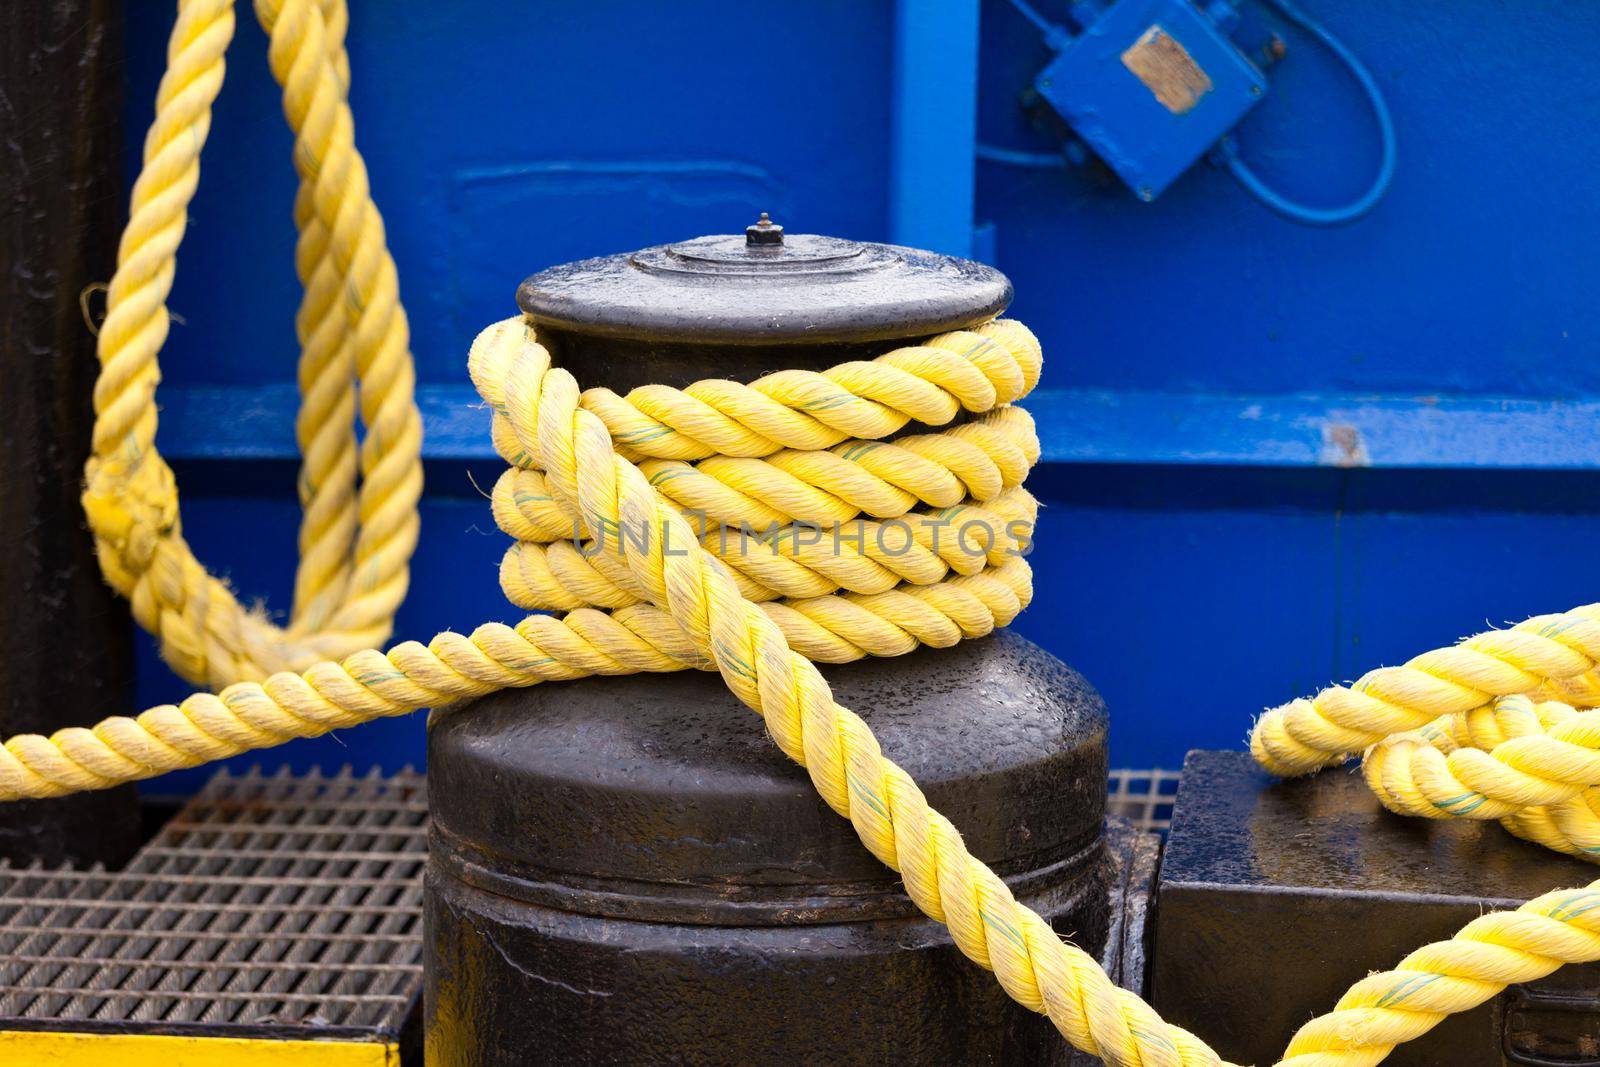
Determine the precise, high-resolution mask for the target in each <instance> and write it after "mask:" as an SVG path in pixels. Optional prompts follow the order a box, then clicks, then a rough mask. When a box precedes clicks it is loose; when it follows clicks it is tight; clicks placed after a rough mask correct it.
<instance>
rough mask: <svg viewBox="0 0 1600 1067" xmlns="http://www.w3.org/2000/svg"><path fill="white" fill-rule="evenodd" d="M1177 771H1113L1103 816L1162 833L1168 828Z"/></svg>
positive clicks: (1175, 789) (1176, 781)
mask: <svg viewBox="0 0 1600 1067" xmlns="http://www.w3.org/2000/svg"><path fill="white" fill-rule="evenodd" d="M1181 777H1183V775H1182V773H1181V772H1179V771H1164V770H1161V769H1160V768H1156V769H1155V770H1129V769H1127V768H1123V769H1121V770H1114V771H1112V772H1111V775H1110V782H1109V783H1108V790H1107V793H1106V814H1108V815H1115V816H1117V817H1118V818H1122V819H1127V820H1128V821H1129V822H1131V823H1133V825H1134V826H1135V827H1137V828H1138V829H1140V830H1152V831H1156V832H1158V833H1161V834H1163V835H1164V834H1165V833H1166V832H1167V830H1168V829H1170V828H1171V826H1172V802H1173V801H1174V800H1176V799H1177V797H1178V779H1179V778H1181Z"/></svg>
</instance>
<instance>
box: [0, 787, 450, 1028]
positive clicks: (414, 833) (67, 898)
mask: <svg viewBox="0 0 1600 1067" xmlns="http://www.w3.org/2000/svg"><path fill="white" fill-rule="evenodd" d="M427 814H428V804H427V794H426V792H425V789H424V785H423V778H422V776H421V775H418V774H414V773H409V772H406V773H402V774H400V775H397V776H393V777H387V778H385V777H381V776H379V775H378V774H376V773H373V774H369V775H365V776H360V777H357V776H354V775H352V774H350V773H349V771H348V770H347V771H344V772H341V773H339V774H336V775H333V776H331V777H324V776H320V775H312V776H310V777H300V778H296V777H290V776H288V775H286V774H281V775H276V776H272V777H263V776H261V775H259V774H255V773H248V774H245V775H243V776H236V775H229V774H228V773H227V772H226V771H224V772H223V773H221V774H219V775H218V776H217V777H215V778H213V779H212V780H211V782H210V783H209V784H208V785H207V786H206V787H205V789H204V790H202V791H201V792H200V793H199V794H198V795H196V796H195V797H194V798H193V799H192V800H190V801H189V802H188V803H187V804H186V805H184V807H183V808H182V810H181V811H180V812H179V813H178V814H177V815H176V816H175V817H174V818H173V819H172V820H171V821H170V822H168V823H167V824H166V825H165V826H164V827H163V828H162V829H161V830H160V832H159V833H158V834H157V835H156V837H155V838H154V839H153V840H151V841H150V842H149V843H148V844H147V845H145V846H144V848H142V849H140V851H139V853H138V855H137V856H135V857H134V859H133V861H132V862H131V863H130V864H129V865H128V868H127V869H126V870H124V871H119V872H107V871H100V870H91V871H72V870H41V869H10V868H7V867H4V866H3V865H0V1031H5V1030H66V1031H74V1032H79V1033H99V1032H109V1033H160V1034H193V1035H208V1036H224V1035H225V1036H236V1037H274V1038H284V1039H298V1040H305V1039H313V1038H314V1039H324V1040H325V1039H330V1038H333V1039H338V1038H345V1039H350V1040H357V1041H383V1042H388V1043H391V1044H399V1043H400V1041H401V1034H402V1031H403V1030H404V1029H405V1028H406V1026H407V1022H408V1019H410V1017H411V1016H412V1009H413V1008H414V1006H415V1005H416V1002H417V999H418V996H419V994H420V992H421V988H422V871H423V864H424V861H425V860H426V859H427Z"/></svg>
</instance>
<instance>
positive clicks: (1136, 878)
mask: <svg viewBox="0 0 1600 1067" xmlns="http://www.w3.org/2000/svg"><path fill="white" fill-rule="evenodd" d="M1155 859H1156V839H1155V837H1154V836H1153V835H1150V834H1141V833H1136V832H1135V831H1134V830H1132V828H1130V827H1129V826H1127V824H1125V823H1120V822H1113V823H1112V824H1111V825H1110V827H1109V832H1108V833H1107V835H1106V842H1105V847H1104V848H1103V849H1102V850H1101V851H1100V853H1099V857H1098V859H1097V862H1096V869H1095V874H1094V877H1093V878H1092V879H1091V880H1090V882H1089V887H1088V889H1087V890H1086V893H1085V897H1084V899H1083V900H1082V905H1083V906H1082V907H1081V908H1080V909H1079V910H1080V911H1081V913H1082V919H1083V922H1082V924H1081V925H1073V924H1069V923H1067V922H1064V921H1061V920H1060V919H1058V920H1057V922H1056V926H1057V928H1058V929H1060V930H1062V932H1064V933H1068V934H1070V935H1072V936H1073V937H1075V939H1076V940H1077V941H1078V943H1079V944H1080V945H1082V946H1084V947H1085V948H1086V949H1088V950H1089V951H1091V952H1096V953H1097V954H1098V956H1099V958H1100V960H1101V964H1102V966H1104V967H1105V968H1106V969H1107V971H1108V973H1110V974H1111V975H1112V978H1113V980H1115V981H1117V982H1118V983H1119V984H1121V985H1125V986H1127V987H1128V988H1131V989H1135V990H1138V989H1140V988H1141V985H1140V982H1141V979H1142V966H1143V958H1144V957H1143V942H1142V936H1141V935H1142V932H1143V929H1144V925H1143V915H1144V903H1145V902H1146V901H1147V900H1148V899H1149V894H1150V889H1151V887H1152V884H1153V882H1154V875H1155ZM1029 902H1030V903H1033V904H1035V905H1036V906H1037V905H1038V904H1039V903H1040V901H1039V900H1038V899H1037V898H1034V899H1032V900H1030V901H1029ZM426 906H427V913H426V919H425V925H426V928H427V930H428V936H429V942H428V949H427V951H428V963H427V970H426V976H427V989H426V992H425V995H424V1000H425V1003H426V1005H427V1013H428V1015H427V1023H426V1032H427V1062H428V1063H429V1065H430V1067H502V1065H504V1067H511V1065H517V1067H521V1065H523V1064H529V1063H538V1064H549V1065H557V1067H559V1065H564V1064H619V1065H621V1064H626V1065H629V1067H633V1065H641V1067H650V1065H654V1064H695V1065H720V1064H739V1065H741V1067H743V1065H749V1067H766V1065H769V1064H770V1065H779V1064H782V1065H788V1064H797V1063H806V1064H811V1063H815V1064H829V1065H834V1064H846V1065H848V1064H873V1065H881V1064H895V1065H899V1064H940V1065H961V1067H966V1065H969V1064H970V1065H983V1064H996V1065H1006V1067H1011V1065H1018V1067H1048V1065H1060V1067H1089V1065H1090V1064H1097V1063H1098V1062H1099V1061H1098V1060H1094V1059H1091V1058H1089V1057H1085V1056H1082V1055H1077V1054H1070V1053H1069V1051H1068V1049H1067V1046H1066V1045H1065V1043H1064V1042H1062V1041H1061V1039H1060V1037H1059V1036H1058V1035H1057V1034H1056V1033H1055V1031H1054V1030H1053V1029H1052V1028H1051V1027H1050V1025H1049V1023H1048V1022H1046V1021H1045V1020H1044V1019H1042V1018H1040V1017H1037V1016H1033V1015H1032V1014H1031V1013H1029V1012H1026V1011H1024V1010H1022V1009H1020V1008H1018V1007H1017V1006H1016V1005H1014V1004H1012V1003H1010V1002H1009V1001H1008V1000H1007V999H1006V997H1005V995H1004V994H1003V993H1002V992H1000V990H999V987H998V986H997V985H996V984H995V982H994V979H993V977H992V976H990V975H988V974H986V973H984V972H982V971H980V970H979V969H978V968H976V967H975V966H973V965H972V964H970V963H968V962H966V961H965V960H963V959H962V958H961V957H960V955H959V953H958V952H957V951H956V949H955V948H954V946H952V945H950V943H949V941H948V938H946V937H945V936H944V934H943V931H942V930H941V929H940V928H939V927H938V926H937V925H936V924H934V923H931V922H928V921H927V920H922V919H910V918H907V919H896V920H888V921H879V922H868V923H838V924H825V925H813V926H806V927H803V928H800V929H798V930H789V929H786V928H783V927H771V926H765V927H762V926H753V927H726V926H693V925H671V924H660V923H644V922H633V921H628V920H603V919H597V918H594V917H589V916H581V915H575V914H572V913H570V912H562V911H558V910H555V909H548V908H540V907H530V906H526V905H520V904H517V903H515V902H513V901H510V900H507V899H506V898H503V897H499V896H496V895H494V894H492V893H488V892H485V891H482V890H479V889H475V888H473V887H470V886H468V885H466V884H465V883H463V882H460V881H457V880H456V879H454V878H450V877H449V876H448V875H444V874H442V873H441V872H440V871H439V870H438V869H437V868H435V869H432V870H431V871H430V874H429V882H428V886H427V893H426ZM1107 917H1110V919H1111V920H1112V923H1111V928H1110V930H1109V931H1108V930H1107Z"/></svg>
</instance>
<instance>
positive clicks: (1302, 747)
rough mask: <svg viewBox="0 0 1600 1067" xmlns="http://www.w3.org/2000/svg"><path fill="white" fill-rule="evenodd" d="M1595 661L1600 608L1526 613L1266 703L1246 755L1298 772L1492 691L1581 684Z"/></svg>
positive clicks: (1479, 700)
mask: <svg viewBox="0 0 1600 1067" xmlns="http://www.w3.org/2000/svg"><path fill="white" fill-rule="evenodd" d="M1597 663H1600V604H1588V605H1585V606H1583V607H1580V608H1574V609H1573V610H1571V611H1568V612H1565V613H1563V614H1560V615H1539V616H1535V617H1534V618H1531V619H1529V620H1527V621H1526V622H1522V623H1519V624H1518V625H1516V626H1514V627H1512V628H1511V629H1509V630H1490V631H1488V632H1486V633H1481V634H1477V635H1476V636H1473V637H1469V638H1467V639H1466V640H1464V641H1462V642H1461V643H1460V644H1458V645H1455V646H1454V647H1452V648H1441V649H1435V650H1434V651H1432V652H1425V653H1423V654H1422V655H1420V656H1417V657H1416V658H1414V659H1412V660H1410V661H1409V662H1407V663H1406V664H1405V665H1403V666H1400V667H1380V668H1378V669H1377V670H1374V671H1369V672H1368V673H1367V674H1365V675H1363V676H1362V677H1361V678H1360V679H1359V680H1358V681H1356V683H1355V684H1354V685H1352V686H1348V687H1347V686H1333V687H1331V688H1329V689H1324V690H1323V691H1322V692H1321V693H1319V694H1317V696H1316V697H1314V698H1313V699H1311V700H1296V701H1293V702H1291V703H1289V704H1285V705H1283V706H1282V707H1279V708H1274V709H1272V710H1271V711H1268V712H1267V713H1266V714H1264V715H1262V716H1261V718H1260V719H1258V720H1257V721H1256V724H1255V728H1254V730H1253V731H1252V732H1251V736H1250V751H1251V754H1252V755H1254V756H1255V758H1256V760H1257V761H1258V762H1259V763H1260V764H1261V765H1262V766H1263V767H1264V768H1266V769H1267V770H1268V771H1270V772H1272V773H1273V774H1278V775H1284V776H1288V775H1297V774H1305V773H1308V772H1310V771H1314V770H1317V769H1318V768H1320V767H1325V766H1328V765H1329V764H1333V763H1340V762H1343V761H1344V760H1345V759H1347V758H1348V757H1349V756H1350V754H1352V753H1359V752H1362V751H1364V750H1365V749H1366V748H1367V747H1369V746H1371V745H1374V744H1377V743H1378V742H1379V741H1382V740H1383V739H1384V738H1385V737H1388V736H1389V735H1390V734H1395V733H1402V732H1404V731H1407V730H1416V729H1419V728H1421V727H1423V726H1425V725H1427V724H1428V723H1429V722H1432V721H1433V720H1434V719H1437V718H1438V717H1439V716H1441V715H1451V714H1456V713H1460V712H1465V711H1470V710H1472V709H1474V708H1478V707H1482V706H1484V705H1486V704H1488V703H1489V702H1490V701H1491V700H1492V699H1493V698H1495V697H1501V696H1512V695H1515V694H1518V693H1532V692H1536V691H1539V690H1541V689H1545V688H1550V687H1554V691H1558V692H1559V690H1560V687H1561V686H1562V685H1563V684H1571V685H1580V686H1581V685H1583V684H1585V679H1586V678H1587V677H1588V676H1589V675H1590V674H1591V672H1593V671H1594V669H1595V666H1596V664H1597Z"/></svg>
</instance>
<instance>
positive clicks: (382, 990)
mask: <svg viewBox="0 0 1600 1067" xmlns="http://www.w3.org/2000/svg"><path fill="white" fill-rule="evenodd" d="M1177 786H1178V773H1177V772H1175V771H1163V770H1115V771H1112V772H1111V775H1110V780H1109V782H1108V793H1107V801H1108V811H1109V813H1110V814H1112V815H1116V816H1120V817H1122V818H1124V819H1127V820H1128V821H1130V822H1132V823H1133V824H1134V825H1135V826H1136V827H1138V828H1139V829H1142V830H1155V831H1164V830H1166V828H1167V826H1168V825H1169V823H1170V822H1171V818H1172V801H1173V798H1174V795H1175V794H1176V792H1177ZM427 814H428V803H427V793H426V790H425V788H424V779H423V778H422V776H421V775H419V774H414V773H410V772H405V773H401V774H399V775H395V776H392V777H387V778H386V777H382V776H380V775H378V774H377V773H376V772H374V773H371V774H366V775H362V776H355V775H352V774H351V773H350V772H349V771H348V770H346V771H343V772H340V773H339V774H336V775H332V776H322V775H318V774H312V775H311V776H308V777H298V778H297V777H291V776H289V775H288V774H286V773H282V774H276V775H272V776H263V775H260V774H258V773H254V772H252V773H247V774H244V775H230V774H229V773H228V772H226V771H224V772H223V773H221V774H219V775H218V776H217V777H216V778H213V779H212V780H211V782H210V783H209V784H208V785H207V786H206V787H205V789H204V790H202V791H201V792H200V793H199V794H198V795H197V796H195V797H194V798H193V799H192V800H190V801H189V802H188V804H186V805H185V806H184V808H183V809H182V810H181V811H180V812H179V813H178V815H177V816H175V817H174V818H173V819H172V820H171V821H169V822H168V823H167V824H166V825H165V826H164V827H162V829H161V831H160V832H159V833H158V834H157V835H156V837H155V838H154V839H153V840H152V841H150V843H149V844H147V845H146V846H145V847H144V848H142V849H141V850H140V851H139V853H138V855H137V856H136V857H135V858H134V860H133V862H132V863H131V864H129V866H128V868H127V869H126V870H124V871H117V872H109V871H102V870H90V871H73V870H59V869H56V870H44V869H37V868H30V869H20V870H19V869H11V868H8V867H6V866H4V865H3V864H0V1033H3V1032H5V1031H67V1032H72V1033H79V1034H96V1033H99V1034H127V1033H154V1034H167V1035H192V1036H226V1037H242V1038H263V1037H270V1038H274V1039H316V1040H318V1041H329V1040H333V1041H341V1040H342V1041H348V1042H378V1043H382V1044H383V1045H385V1046H387V1047H388V1048H390V1049H392V1050H395V1051H396V1053H397V1054H398V1050H399V1049H400V1048H401V1047H402V1046H405V1047H406V1049H407V1050H408V1051H409V1049H410V1048H411V1047H412V1046H413V1044H414V1041H415V1034H414V1032H412V1030H411V1028H412V1027H414V1026H415V1013H414V1009H415V1007H416V1005H417V1000H418V997H419V994H420V992H421V987H422V872H423V864H424V862H425V860H426V858H427ZM16 1036H18V1037H20V1036H22V1035H20V1034H18V1035H16ZM323 1047H326V1046H323ZM318 1062H321V1061H318ZM384 1062H392V1061H390V1060H387V1059H386V1060H385V1061H384Z"/></svg>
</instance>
